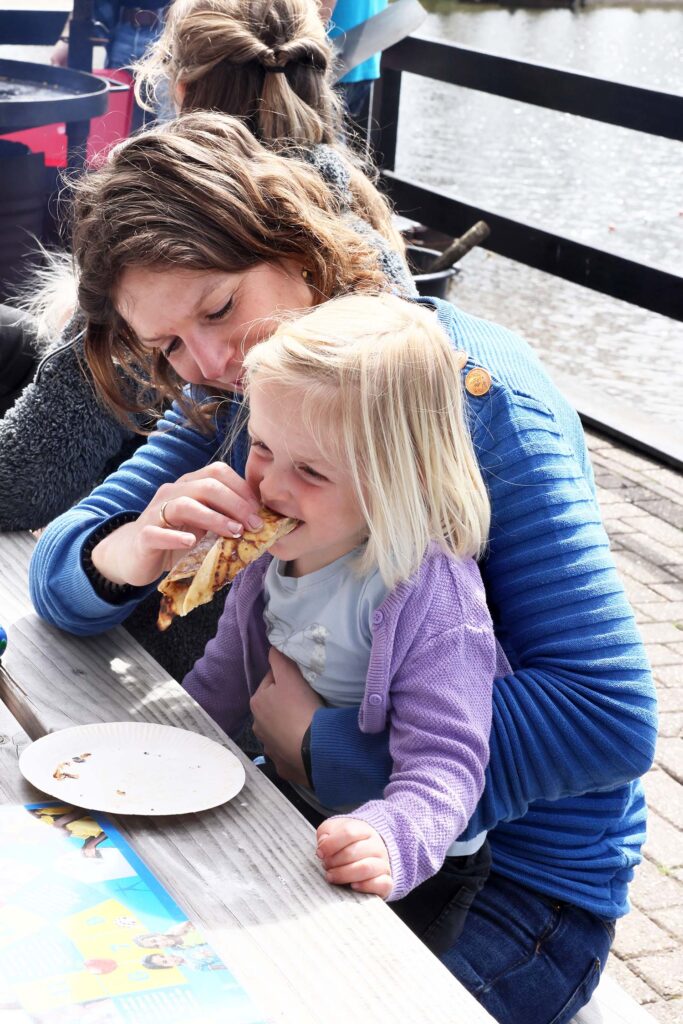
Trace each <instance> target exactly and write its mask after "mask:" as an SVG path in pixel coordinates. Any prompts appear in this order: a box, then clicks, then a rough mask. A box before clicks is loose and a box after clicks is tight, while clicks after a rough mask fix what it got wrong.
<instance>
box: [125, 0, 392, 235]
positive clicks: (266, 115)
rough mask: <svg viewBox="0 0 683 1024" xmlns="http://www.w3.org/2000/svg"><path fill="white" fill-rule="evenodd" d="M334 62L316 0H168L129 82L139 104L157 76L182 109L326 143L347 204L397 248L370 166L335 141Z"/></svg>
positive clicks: (272, 139) (291, 142)
mask: <svg viewBox="0 0 683 1024" xmlns="http://www.w3.org/2000/svg"><path fill="white" fill-rule="evenodd" d="M333 63H334V54H333V51H332V48H331V45H330V42H329V40H328V38H327V35H326V32H325V27H324V25H323V23H322V20H321V18H320V12H319V8H318V5H317V2H316V0H248V2H246V0H175V3H173V4H172V5H171V6H170V7H169V9H168V11H167V14H166V21H165V26H164V30H163V32H162V34H161V36H160V37H159V38H158V39H157V40H156V42H155V43H154V44H153V45H152V46H151V47H150V48H149V50H148V51H147V53H146V54H145V56H144V57H143V58H142V59H141V60H140V61H139V62H138V63H137V64H136V65H135V78H136V87H135V91H136V96H137V98H138V101H139V102H140V103H142V104H143V105H148V107H149V100H148V99H147V98H146V97H149V98H150V99H152V100H153V99H154V98H155V97H157V96H158V95H159V93H160V86H164V87H167V88H168V89H169V91H170V93H171V96H172V97H174V98H175V100H176V102H178V104H179V106H180V109H181V111H182V113H191V112H192V111H197V110H217V111H220V112H221V113H225V114H230V115H232V116H233V117H240V118H242V119H243V120H244V122H245V124H246V125H247V127H248V128H249V130H250V131H251V133H252V134H253V135H255V136H256V138H257V139H259V140H260V141H261V142H263V143H264V144H265V145H267V146H269V147H271V148H274V149H276V150H278V151H282V150H287V149H291V148H292V147H302V146H303V147H306V148H310V147H311V146H315V145H318V144H320V143H324V144H325V145H328V146H331V147H332V148H334V149H335V150H336V151H337V153H338V154H339V155H340V156H341V157H343V159H344V160H345V163H346V165H347V170H348V173H349V188H350V192H351V198H352V205H353V212H354V213H357V214H358V216H360V217H362V218H363V220H366V221H368V223H369V224H371V225H372V227H374V228H375V229H376V230H377V231H379V232H380V234H382V235H383V236H384V237H385V238H386V239H387V240H388V241H389V242H390V244H391V245H392V246H393V248H395V249H396V250H397V252H400V253H402V252H404V248H405V246H404V242H403V239H402V237H401V235H400V234H399V232H398V231H397V230H396V229H395V227H394V226H393V223H392V221H391V209H390V207H389V204H388V202H387V200H386V199H385V198H384V197H383V196H382V195H381V194H380V193H379V192H378V191H377V189H376V187H375V185H374V184H373V182H374V180H375V178H376V172H375V171H374V169H373V168H372V167H371V166H370V165H369V163H367V162H366V163H364V164H363V163H362V162H361V160H360V158H359V157H358V156H356V155H355V154H353V153H352V152H351V151H350V150H348V149H347V148H346V147H343V146H341V145H340V144H339V138H340V137H341V135H342V104H341V100H340V99H339V97H338V96H337V94H336V93H335V91H334V89H333V87H332V86H333V82H332V72H333ZM179 87H182V88H179ZM181 94H182V99H181ZM371 179H372V180H371Z"/></svg>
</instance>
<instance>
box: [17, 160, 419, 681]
mask: <svg viewBox="0 0 683 1024" xmlns="http://www.w3.org/2000/svg"><path fill="white" fill-rule="evenodd" d="M296 155H297V156H300V157H303V158H305V159H306V160H307V161H308V162H310V163H311V164H312V165H313V166H314V167H315V168H316V170H318V172H319V173H320V175H321V177H322V178H323V179H324V180H325V181H326V182H327V183H328V184H329V185H331V186H332V187H333V188H335V189H336V190H337V192H338V195H339V198H340V202H341V205H342V206H343V207H345V208H346V209H347V210H348V209H349V206H350V203H351V195H350V192H349V174H348V170H347V167H346V164H345V162H344V160H343V158H342V157H341V156H340V154H339V153H337V152H336V151H335V150H334V149H332V148H331V147H329V146H316V147H314V148H313V149H312V150H310V151H305V150H302V151H298V152H297V154H296ZM347 216H348V217H350V218H351V217H353V226H354V228H356V230H358V231H361V232H363V233H364V234H366V235H368V236H370V237H372V239H373V241H374V244H375V245H376V247H377V250H378V253H379V262H380V267H381V269H382V270H383V271H384V273H385V274H386V276H387V278H388V279H389V280H390V281H391V282H392V283H393V285H394V287H395V288H396V290H397V292H399V293H400V294H404V295H414V294H415V286H414V284H413V281H412V278H411V277H410V274H409V272H408V270H407V268H406V265H405V263H404V261H403V259H402V258H401V257H400V256H399V255H398V253H396V252H394V251H393V250H392V249H391V248H390V247H389V245H388V244H387V242H386V241H385V240H384V239H383V238H382V237H381V236H380V235H378V234H377V232H375V231H373V229H372V228H370V227H369V226H368V225H367V224H366V223H365V222H364V221H362V220H360V219H359V218H357V217H356V216H354V215H352V214H350V213H348V214H347ZM82 327H83V322H82V318H81V317H79V316H78V315H76V316H75V317H74V318H73V320H72V321H71V322H70V323H69V324H68V325H67V328H66V329H65V331H64V335H63V338H62V343H61V344H59V345H58V346H56V347H55V348H53V349H52V350H51V351H48V354H47V355H46V356H45V358H44V359H43V361H42V363H41V365H40V367H39V368H38V371H37V373H36V377H35V379H34V380H33V382H32V383H31V384H30V385H29V386H28V387H27V388H26V389H25V391H24V392H23V393H22V394H21V395H20V397H19V398H18V399H17V401H16V402H15V404H14V406H13V407H12V408H11V409H10V410H9V411H8V412H7V413H6V414H5V416H4V417H3V418H2V419H0V452H1V453H2V457H1V458H0V530H27V529H30V530H34V529H38V528H40V527H42V526H45V525H46V524H47V523H49V522H50V521H51V520H52V519H54V518H55V517H56V516H58V515H60V514H61V513H62V512H65V511H66V510H67V509H68V508H70V507H71V506H72V505H73V504H74V503H75V502H77V501H79V500H80V499H81V498H82V497H84V496H85V495H86V494H88V493H89V492H90V491H91V490H92V488H93V487H94V486H95V485H96V484H97V483H98V482H99V481H100V480H102V479H103V478H104V477H105V476H106V475H107V474H108V473H109V472H111V471H112V470H113V469H115V468H116V466H118V465H119V464H120V463H121V462H123V461H124V460H125V459H126V458H128V456H129V455H130V454H131V453H132V451H133V450H134V449H135V447H136V446H137V444H139V443H140V440H141V438H140V436H139V435H136V434H134V433H133V432H132V431H131V430H129V429H127V428H126V427H125V426H123V425H122V424H121V423H119V422H118V421H117V420H116V419H115V418H114V417H113V416H112V414H111V413H110V412H109V411H108V410H107V409H106V407H105V406H104V404H103V403H102V402H101V401H100V400H99V398H98V397H97V393H96V391H95V385H94V382H93V380H92V377H91V375H90V372H89V370H88V367H87V365H86V363H85V359H84V356H83V343H82ZM224 601H225V595H223V594H221V595H219V599H218V600H214V601H213V602H211V604H209V605H205V606H204V607H202V608H199V609H197V610H196V612H194V613H193V615H192V619H191V620H189V628H188V620H187V619H180V620H178V621H177V622H176V623H175V624H174V628H173V629H172V630H169V631H168V632H166V633H159V632H158V630H157V629H156V614H157V610H158V604H159V600H158V595H157V594H151V595H150V596H149V597H147V598H146V599H145V600H144V601H143V602H141V604H140V605H139V606H138V607H137V608H136V609H135V611H134V612H133V613H132V614H131V615H130V616H129V618H128V619H127V620H126V624H125V625H126V628H127V629H128V631H129V632H130V633H131V634H132V635H133V636H134V637H135V638H136V639H137V640H138V641H139V642H140V643H141V644H142V646H143V647H145V649H146V650H148V651H149V653H150V654H151V655H152V656H153V657H154V658H155V659H156V660H157V661H158V662H159V664H160V665H162V666H163V668H165V669H166V671H167V672H169V674H170V675H172V676H173V677H174V678H175V679H182V678H183V677H184V676H185V675H186V674H187V673H188V672H189V670H190V669H191V668H192V665H193V664H194V662H195V660H196V659H197V658H198V657H199V655H200V654H201V653H202V651H203V649H204V645H205V643H206V641H207V640H208V639H210V637H212V636H213V635H214V634H215V632H216V627H217V624H218V619H219V618H220V615H221V612H222V610H223V604H224Z"/></svg>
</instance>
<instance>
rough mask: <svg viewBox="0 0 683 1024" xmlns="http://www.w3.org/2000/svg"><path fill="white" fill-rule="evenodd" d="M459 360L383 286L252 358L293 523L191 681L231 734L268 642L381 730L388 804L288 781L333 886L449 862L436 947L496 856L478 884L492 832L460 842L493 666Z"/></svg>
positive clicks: (377, 887)
mask: <svg viewBox="0 0 683 1024" xmlns="http://www.w3.org/2000/svg"><path fill="white" fill-rule="evenodd" d="M379 325H381V327H380V326H379ZM461 355H462V353H459V352H457V351H456V350H454V349H453V348H452V347H451V346H450V344H449V342H448V339H447V338H446V336H445V335H444V333H443V331H442V330H441V328H440V326H439V323H438V321H437V319H436V317H435V316H434V315H433V314H431V313H429V312H428V311H427V310H425V309H423V308H421V307H419V306H417V305H415V304H411V303H407V302H405V301H403V300H401V299H398V298H395V297H393V296H388V295H384V296H381V297H371V296H366V297H361V296H355V297H354V296H347V297H345V298H340V299H337V300H333V301H331V302H328V303H326V304H324V305H323V306H320V307H318V308H316V309H315V311H313V312H311V313H308V314H307V315H305V316H303V317H302V318H301V319H299V320H297V321H295V322H292V323H288V324H284V325H283V326H281V327H280V328H279V329H278V330H277V331H276V333H275V334H274V335H273V336H272V337H271V339H270V340H268V341H265V342H262V343H260V344H258V345H256V346H255V347H254V348H252V349H251V350H250V351H249V352H248V353H247V355H246V358H245V362H244V369H245V377H244V382H243V383H244V387H245V390H246V394H247V395H248V400H249V406H250V415H249V427H248V429H249V436H250V440H251V448H250V453H249V457H248V460H247V467H246V479H247V483H248V484H249V485H250V487H251V488H252V490H253V491H254V493H256V494H260V496H261V499H262V500H263V502H264V503H265V504H266V505H267V506H269V507H270V508H272V509H275V510H276V511H278V512H281V513H282V514H283V515H286V516H290V517H293V518H295V519H298V520H299V525H298V526H297V527H296V528H295V529H294V530H293V531H292V532H291V533H290V534H288V535H287V536H285V537H283V538H282V539H281V540H279V541H278V542H277V543H276V544H275V545H274V547H273V548H272V553H271V554H270V555H266V556H264V557H263V558H261V559H259V560H258V561H257V562H256V563H254V564H252V565H251V566H249V567H248V568H247V569H246V570H245V572H244V573H242V574H241V575H240V576H239V577H238V578H237V580H236V581H235V583H234V585H233V588H232V591H231V593H230V595H229V597H228V601H227V603H226V608H225V612H224V614H223V616H222V618H221V621H220V623H219V627H218V633H217V635H216V637H215V639H214V640H212V641H211V642H210V643H209V644H208V645H207V649H206V651H205V653H204V656H203V657H202V658H201V659H200V660H199V661H198V662H197V663H196V665H195V666H194V668H193V669H192V671H191V672H190V673H189V674H188V675H187V676H186V678H185V680H184V686H185V688H186V689H187V690H188V691H189V692H190V693H191V694H192V696H193V697H195V699H196V700H197V701H198V702H199V703H200V704H202V705H203V706H204V707H205V709H206V710H207V711H208V712H209V713H210V714H211V715H212V716H213V717H214V718H215V719H216V721H217V722H219V724H220V725H221V726H222V727H223V728H224V729H225V730H226V732H228V733H229V734H232V735H236V734H237V733H238V732H239V730H240V728H241V727H242V726H243V725H244V722H245V719H246V717H247V715H248V712H249V698H250V695H251V694H252V693H253V692H254V691H255V690H256V688H257V687H258V685H259V684H260V682H261V680H262V679H263V677H264V675H265V674H266V673H267V671H268V648H269V645H270V646H272V647H274V648H276V649H277V650H278V651H280V652H281V654H283V655H286V656H287V657H288V658H290V659H292V661H294V662H295V663H296V665H297V666H298V669H299V671H300V672H301V674H302V675H303V677H304V678H305V680H306V681H307V682H308V684H309V685H310V686H311V687H312V688H313V689H314V690H315V691H316V692H317V693H318V694H319V695H320V696H322V697H323V698H324V700H325V701H326V702H327V703H328V704H330V705H332V706H339V707H348V706H358V707H359V708H360V713H359V721H360V727H361V729H363V730H364V731H365V732H369V733H373V732H381V731H382V730H384V729H385V728H386V726H387V724H388V726H389V729H390V749H391V755H392V758H393V770H392V773H391V778H390V780H389V785H388V786H387V788H386V790H385V793H384V799H383V800H372V801H370V802H368V803H365V804H363V805H362V806H361V807H358V808H356V809H355V810H353V812H352V813H351V814H350V815H349V814H346V813H344V815H343V816H335V817H331V818H329V817H327V816H328V815H330V814H335V812H336V811H340V810H343V811H344V812H347V811H349V808H348V807H343V808H326V807H322V806H321V805H320V804H319V803H318V802H317V800H316V799H315V797H314V796H313V794H312V792H310V791H309V790H306V789H303V787H299V789H300V793H301V795H302V796H303V797H304V798H305V799H306V800H307V801H308V802H309V803H310V804H311V805H312V806H313V807H314V808H315V809H316V810H317V811H319V812H320V813H321V814H323V815H324V816H325V818H326V820H324V822H323V823H322V824H321V825H320V827H319V828H318V832H317V837H318V848H317V853H318V856H319V857H320V859H321V860H322V862H323V865H324V867H325V869H326V872H327V878H328V880H329V881H330V882H335V883H338V884H345V883H348V884H350V885H351V886H352V888H354V889H357V890H359V891H361V892H371V893H376V894H377V895H379V896H382V897H384V898H385V899H390V900H400V899H401V898H402V897H404V896H406V894H407V893H409V892H410V891H411V890H413V889H415V888H416V887H417V886H420V885H421V883H423V882H425V881H426V880H427V879H428V878H431V876H433V875H435V874H436V873H437V872H438V871H439V869H440V868H441V866H442V864H443V862H444V857H446V856H447V855H448V856H449V857H451V858H457V861H456V860H450V861H449V863H448V871H449V884H451V885H452V886H453V887H454V895H455V891H458V892H459V898H458V899H457V901H455V900H454V901H453V903H454V904H457V905H453V906H452V907H451V912H450V914H449V915H448V916H449V919H450V924H449V929H448V941H447V942H446V943H445V944H444V946H443V947H442V948H445V947H446V946H447V945H450V943H451V941H452V940H453V939H454V937H455V935H456V934H457V931H459V929H460V927H461V925H462V923H463V921H464V917H465V910H464V909H463V907H467V906H468V903H469V902H471V899H472V898H473V896H474V894H475V893H476V891H477V889H478V888H479V887H480V885H481V884H483V881H484V877H485V868H487V867H488V851H487V850H483V851H482V853H481V854H480V856H479V865H480V867H481V868H484V871H483V875H482V872H480V873H479V874H477V875H476V878H475V879H474V880H473V879H472V877H470V876H471V875H472V860H471V857H472V855H473V854H476V853H478V852H479V850H481V848H482V847H483V846H484V842H485V834H484V833H482V834H480V835H479V836H478V837H477V838H476V840H475V841H473V842H472V841H471V842H470V843H469V844H459V843H457V842H455V840H456V839H457V837H458V836H459V835H460V833H461V832H462V831H463V829H464V828H465V826H466V824H467V821H468V819H469V817H470V815H471V813H472V811H473V810H474V808H475V806H476V804H477V802H478V800H479V797H480V795H481V792H482V788H483V779H484V771H485V768H486V762H487V760H488V734H489V729H490V724H491V687H492V680H493V676H494V671H495V666H496V646H495V641H494V639H493V632H492V625H491V620H490V617H489V614H488V610H487V608H486V600H485V596H484V589H483V585H482V582H481V578H480V576H479V571H478V569H477V566H476V564H475V562H474V556H476V555H478V554H480V553H481V552H482V550H483V548H484V546H485V544H486V537H487V532H488V525H489V503H488V497H487V494H486V488H485V486H484V483H483V480H482V477H481V474H480V472H479V469H478V466H477V463H476V459H475V457H474V453H473V450H472V445H471V441H470V436H469V432H468V430H467V428H466V426H465V422H464V418H463V411H462V404H463V403H462V398H461V382H460V368H461V365H462V359H461ZM461 862H463V863H461ZM459 867H462V868H465V871H466V873H467V875H468V877H467V879H465V878H461V877H459V876H458V868H459ZM442 883H443V879H441V880H440V883H439V884H442ZM464 893H467V894H468V895H467V896H464ZM425 897H426V894H425V893H424V891H423V892H421V893H420V900H421V904H422V912H423V913H424V909H425V906H424V904H425ZM441 906H442V904H440V907H441ZM429 924H431V922H429ZM443 924H444V922H443V920H442V921H441V922H440V927H441V928H443ZM427 930H428V929H427ZM442 937H443V938H445V934H443V935H442ZM428 938H430V936H428ZM431 938H433V936H431Z"/></svg>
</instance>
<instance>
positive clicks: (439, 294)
mask: <svg viewBox="0 0 683 1024" xmlns="http://www.w3.org/2000/svg"><path fill="white" fill-rule="evenodd" d="M440 255H441V253H440V252H439V250H438V249H425V248H424V247H423V246H421V245H420V246H418V245H407V246H406V256H407V258H408V266H409V267H410V272H411V273H412V275H413V281H414V282H415V284H416V286H417V290H418V292H419V293H420V295H433V296H434V297H435V298H437V299H445V298H446V292H447V291H448V286H449V284H450V283H451V281H452V280H453V278H454V277H455V275H456V274H458V273H459V270H458V268H457V267H447V268H446V270H439V271H437V273H436V274H429V273H426V272H425V271H426V269H427V267H428V266H429V265H430V264H431V263H433V262H434V260H435V259H436V257H437V256H440Z"/></svg>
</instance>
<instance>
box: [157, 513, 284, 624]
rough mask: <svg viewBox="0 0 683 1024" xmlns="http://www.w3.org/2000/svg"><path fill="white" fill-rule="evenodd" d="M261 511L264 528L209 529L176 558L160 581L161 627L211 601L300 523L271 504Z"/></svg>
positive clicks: (159, 620)
mask: <svg viewBox="0 0 683 1024" xmlns="http://www.w3.org/2000/svg"><path fill="white" fill-rule="evenodd" d="M258 514H259V516H260V517H261V519H262V520H263V526H262V527H261V529H260V530H245V531H244V533H243V534H242V536H241V537H219V536H217V534H215V533H207V534H205V535H204V537H202V539H201V540H200V541H199V542H198V543H197V544H195V546H194V547H193V548H191V549H190V551H188V552H187V554H186V555H183V557H182V558H181V559H180V560H179V561H178V562H176V564H175V565H174V566H173V568H172V569H171V571H170V572H169V574H168V576H166V578H165V579H163V580H162V581H161V583H160V584H159V590H160V591H161V594H162V595H163V596H162V598H161V605H160V607H159V615H158V618H157V628H158V629H161V630H164V629H168V627H169V626H170V625H171V623H172V622H173V619H174V618H175V617H176V615H187V613H188V612H191V611H192V609H193V608H198V607H199V605H200V604H207V603H208V602H209V601H211V600H212V598H213V596H214V594H217V593H218V591H219V590H222V589H223V587H225V586H226V585H227V584H228V583H230V582H231V581H232V580H234V578H235V576H236V575H237V573H238V572H241V571H242V569H244V568H246V566H247V565H249V564H250V562H255V561H256V559H257V558H260V557H261V555H262V554H263V553H264V552H265V551H267V550H268V548H270V547H272V545H273V544H275V542H276V541H278V540H279V539H280V537H284V536H285V534H287V533H291V531H292V530H293V529H294V527H295V526H297V525H298V520H297V519H289V518H287V517H286V516H281V515H279V514H278V513H277V512H273V511H272V509H269V508H261V509H259V511H258Z"/></svg>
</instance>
